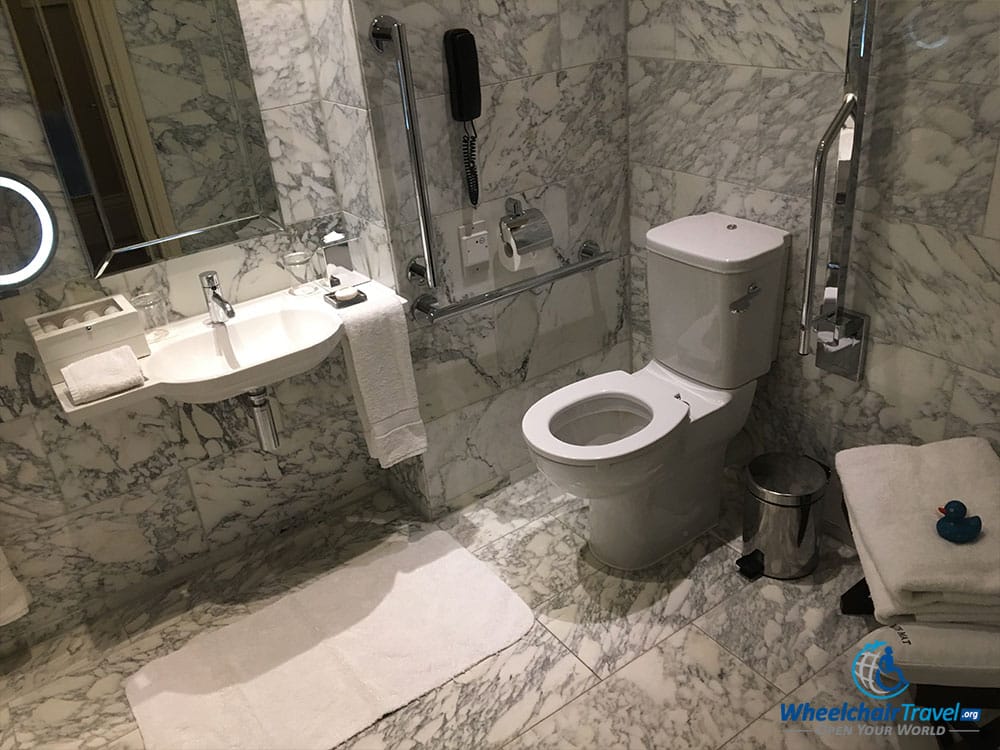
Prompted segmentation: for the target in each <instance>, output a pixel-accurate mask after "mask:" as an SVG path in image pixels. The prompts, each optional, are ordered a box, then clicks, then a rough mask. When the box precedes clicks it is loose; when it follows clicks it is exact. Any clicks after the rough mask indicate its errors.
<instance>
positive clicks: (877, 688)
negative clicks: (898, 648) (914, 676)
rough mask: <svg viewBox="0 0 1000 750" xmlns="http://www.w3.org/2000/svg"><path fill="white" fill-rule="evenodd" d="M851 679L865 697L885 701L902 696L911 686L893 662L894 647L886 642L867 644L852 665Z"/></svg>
mask: <svg viewBox="0 0 1000 750" xmlns="http://www.w3.org/2000/svg"><path fill="white" fill-rule="evenodd" d="M851 677H853V678H854V684H855V686H856V687H857V688H858V690H860V691H861V693H862V694H863V695H867V696H868V697H869V698H874V699H875V700H879V701H885V700H889V699H890V698H895V697H896V696H897V695H901V694H902V693H903V692H904V691H905V690H906V688H908V687H909V686H910V683H909V682H907V680H906V678H905V677H903V672H902V670H901V669H900V668H899V667H897V666H896V665H895V663H894V662H893V655H892V647H891V646H888V645H886V642H885V641H875V643H869V644H866V645H865V646H864V647H863V648H861V650H859V651H858V653H857V655H856V656H855V657H854V662H853V663H852V664H851Z"/></svg>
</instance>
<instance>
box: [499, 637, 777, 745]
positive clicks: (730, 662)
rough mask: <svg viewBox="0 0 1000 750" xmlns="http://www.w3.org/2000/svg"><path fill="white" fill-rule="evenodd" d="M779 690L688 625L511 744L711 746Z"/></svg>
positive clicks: (722, 740) (765, 705)
mask: <svg viewBox="0 0 1000 750" xmlns="http://www.w3.org/2000/svg"><path fill="white" fill-rule="evenodd" d="M780 697H781V694H780V692H779V691H778V690H777V689H776V688H775V687H774V686H773V685H770V684H768V683H767V682H766V681H765V680H764V679H763V678H761V677H760V675H758V674H755V673H754V672H753V670H751V669H750V668H749V667H747V666H746V665H745V664H741V663H740V662H739V661H738V660H737V659H736V658H735V657H734V656H733V655H732V654H730V653H728V652H727V651H725V650H724V649H723V648H722V647H721V646H719V644H718V643H716V642H715V641H713V640H712V639H711V638H709V637H708V636H706V635H705V634H704V633H702V632H701V631H700V630H698V629H697V628H695V627H693V626H688V627H686V628H684V629H683V630H680V631H678V632H677V633H674V635H672V636H670V638H668V639H666V640H665V641H663V642H662V643H661V644H660V645H658V646H657V647H656V648H654V649H652V650H650V651H648V652H646V653H645V654H644V655H643V656H641V657H640V658H638V659H636V660H635V661H634V662H632V663H631V664H629V665H628V666H627V667H625V668H624V669H622V670H621V671H619V672H617V673H616V674H614V675H613V676H611V677H610V678H608V679H607V680H605V681H604V682H602V683H601V684H599V685H597V686H596V687H594V688H592V689H591V690H589V691H588V692H587V693H585V694H584V695H583V696H582V697H580V698H577V699H576V700H575V701H573V702H572V703H570V704H569V705H568V706H566V707H565V708H563V709H561V710H560V711H557V712H556V713H555V714H553V715H552V716H550V717H549V718H548V719H546V720H545V721H543V722H541V723H540V724H538V725H536V726H535V727H533V728H532V729H531V730H530V731H529V732H527V733H526V734H525V735H522V736H521V737H520V738H519V739H518V740H516V741H515V742H514V743H512V744H511V745H510V747H514V748H529V747H531V748H560V749H561V748H566V749H569V748H616V750H647V748H686V749H689V750H698V748H706V749H707V748H713V749H714V748H717V747H720V746H721V745H722V744H723V743H725V742H726V741H727V740H728V739H729V738H730V737H732V736H733V735H735V734H736V733H737V732H739V731H740V730H741V729H742V728H743V727H745V726H746V725H747V724H749V723H750V722H751V721H752V720H753V719H755V718H756V717H758V716H760V715H761V713H763V712H764V711H765V710H766V709H767V708H768V707H769V706H771V705H772V704H773V703H774V702H775V701H776V700H777V699H778V698H780Z"/></svg>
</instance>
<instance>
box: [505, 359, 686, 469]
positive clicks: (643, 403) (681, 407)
mask: <svg viewBox="0 0 1000 750" xmlns="http://www.w3.org/2000/svg"><path fill="white" fill-rule="evenodd" d="M571 410H572V411H571ZM688 411H689V407H688V404H687V403H686V402H685V401H683V400H681V399H679V398H677V397H676V391H674V390H672V389H669V388H664V387H663V386H662V384H661V383H657V382H655V381H653V380H651V379H648V378H637V377H635V376H633V375H629V374H628V373H626V372H623V371H621V370H616V371H614V372H608V373H604V374H603V375H595V376H594V377H590V378H586V379H584V380H581V381H579V382H577V383H573V384H571V385H567V386H564V387H563V388H560V389H558V390H556V391H554V392H553V393H550V394H549V395H547V396H544V397H543V398H541V399H539V400H538V401H537V402H535V404H534V405H533V406H531V408H529V409H528V411H527V413H526V414H525V415H524V419H523V420H522V422H521V431H522V433H523V434H524V438H525V440H526V441H527V442H528V444H529V445H530V446H531V448H532V449H533V450H534V451H536V452H537V453H539V454H540V455H542V456H544V457H546V458H548V459H549V460H551V461H556V462H558V463H561V464H569V465H582V464H593V463H597V462H606V461H615V460H618V459H622V458H625V457H626V456H630V455H632V454H635V453H638V452H640V451H642V450H644V449H646V448H649V447H650V446H652V445H653V444H655V443H657V442H658V441H660V440H662V439H664V438H665V437H667V436H668V435H669V434H670V433H671V432H673V431H674V430H675V429H676V428H677V426H678V425H680V424H682V423H683V422H686V421H687V419H688ZM574 412H575V413H576V414H577V415H578V417H577V419H576V420H575V421H574ZM602 415H607V416H610V418H611V421H615V420H616V419H617V420H618V421H619V422H622V423H623V425H624V427H625V429H624V431H625V433H626V434H624V435H623V436H622V437H620V438H618V439H614V440H607V441H605V440H604V438H606V437H609V435H608V430H607V429H604V430H602V429H600V428H599V427H598V426H597V420H598V419H599V418H601V417H602ZM592 418H597V419H594V424H593V425H592V426H590V427H589V430H590V432H592V433H596V434H595V435H594V437H595V442H594V443H592V444H588V443H586V442H570V441H569V440H568V439H564V438H566V437H567V435H566V433H567V432H570V431H572V430H569V429H566V425H560V419H568V420H569V422H568V424H570V425H573V426H576V425H578V424H579V423H580V422H581V421H582V420H584V419H592ZM605 421H607V420H605ZM632 428H634V429H632ZM587 430H588V427H586V426H585V427H583V431H584V432H586V431H587ZM555 433H559V434H561V435H562V437H560V436H559V435H557V434H555Z"/></svg>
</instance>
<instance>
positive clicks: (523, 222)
mask: <svg viewBox="0 0 1000 750" xmlns="http://www.w3.org/2000/svg"><path fill="white" fill-rule="evenodd" d="M500 239H501V240H502V243H503V244H502V246H501V250H500V264H501V265H502V266H503V267H504V268H506V269H507V270H508V271H520V270H522V269H524V268H530V267H531V266H533V265H534V263H535V259H536V254H537V253H538V252H539V251H540V250H547V249H548V248H550V247H552V244H553V241H552V227H551V226H550V225H549V222H548V219H546V218H545V215H544V214H543V213H542V212H541V211H539V210H538V209H537V208H529V209H528V210H527V211H524V212H523V213H520V214H517V215H511V216H504V217H503V218H502V219H501V220H500Z"/></svg>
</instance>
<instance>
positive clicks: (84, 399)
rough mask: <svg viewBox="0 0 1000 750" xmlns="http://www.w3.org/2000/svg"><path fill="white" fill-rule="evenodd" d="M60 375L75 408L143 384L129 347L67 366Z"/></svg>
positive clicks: (92, 356)
mask: <svg viewBox="0 0 1000 750" xmlns="http://www.w3.org/2000/svg"><path fill="white" fill-rule="evenodd" d="M62 376H63V380H65V381H66V389H67V390H68V391H69V397H70V398H71V399H72V400H73V403H74V404H76V405H77V406H79V405H80V404H86V403H89V402H91V401H97V400H98V399H102V398H104V397H105V396H110V395H112V394H114V393H121V392H122V391H127V390H131V389H132V388H137V387H139V386H140V385H142V384H143V383H145V382H146V379H145V377H143V374H142V368H141V367H140V366H139V360H138V359H136V356H135V352H133V351H132V347H130V346H119V347H118V348H116V349H110V350H109V351H106V352H101V353H100V354H93V355H91V356H89V357H84V358H83V359H81V360H78V361H76V362H73V363H71V364H68V365H66V366H65V367H64V368H62Z"/></svg>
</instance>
